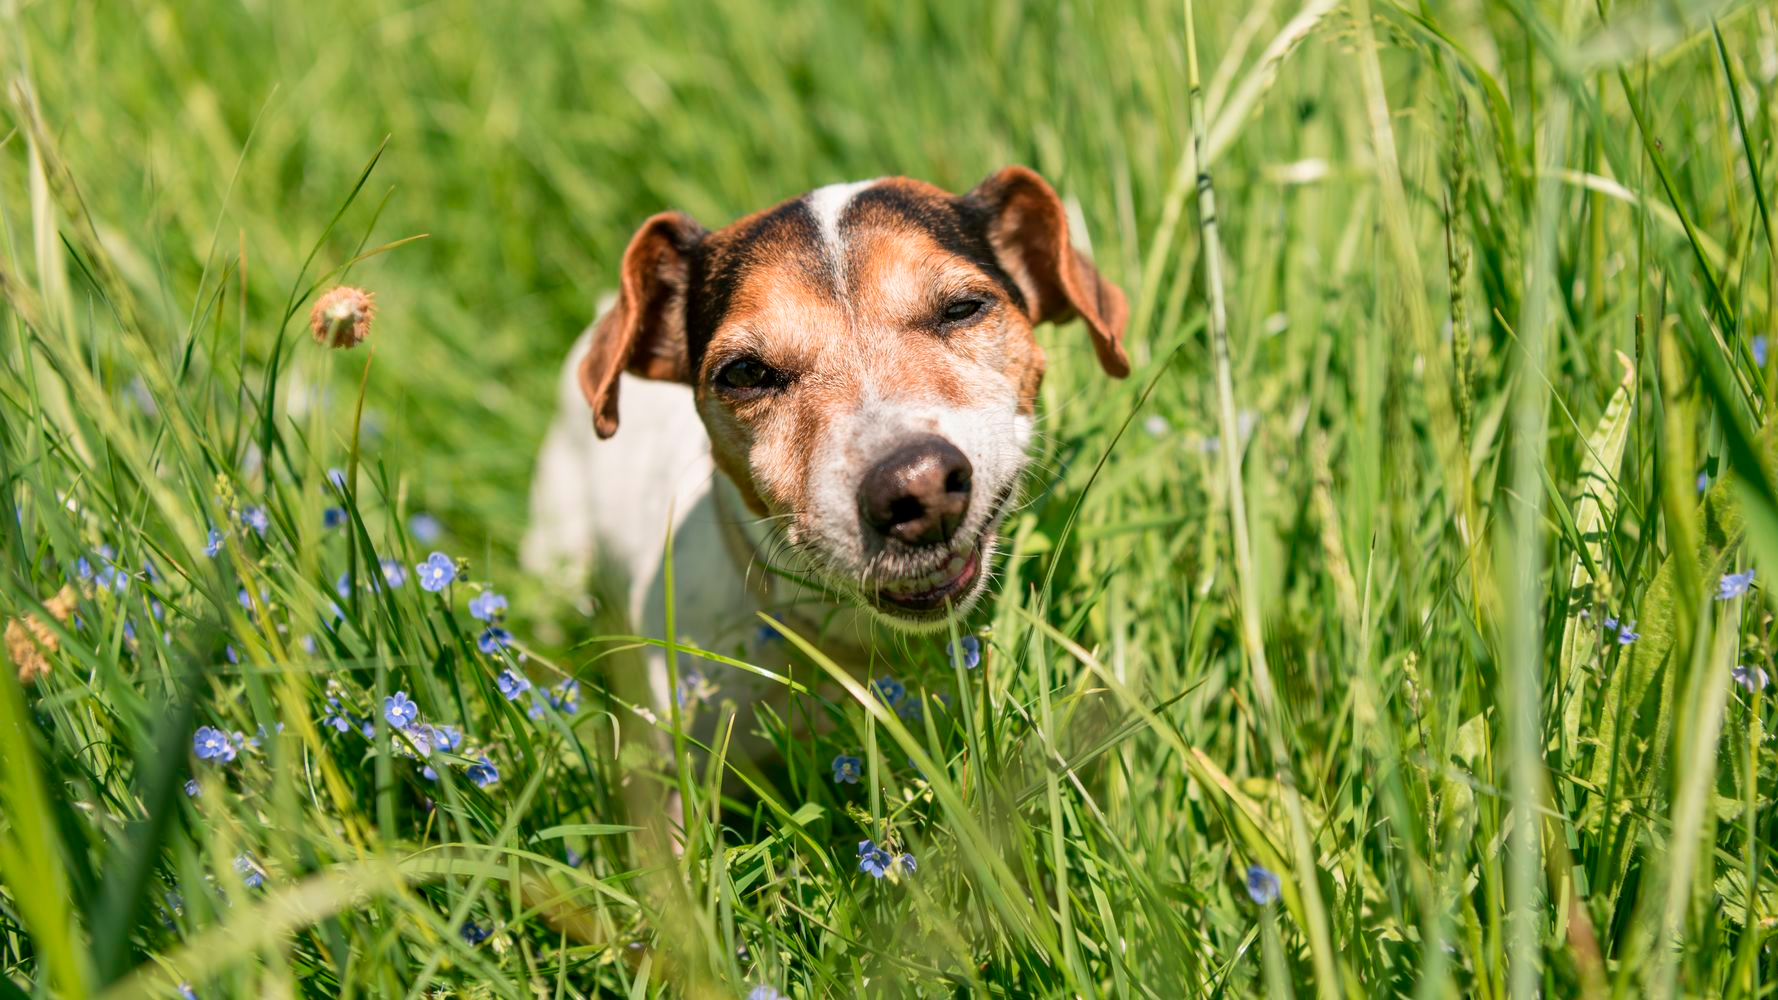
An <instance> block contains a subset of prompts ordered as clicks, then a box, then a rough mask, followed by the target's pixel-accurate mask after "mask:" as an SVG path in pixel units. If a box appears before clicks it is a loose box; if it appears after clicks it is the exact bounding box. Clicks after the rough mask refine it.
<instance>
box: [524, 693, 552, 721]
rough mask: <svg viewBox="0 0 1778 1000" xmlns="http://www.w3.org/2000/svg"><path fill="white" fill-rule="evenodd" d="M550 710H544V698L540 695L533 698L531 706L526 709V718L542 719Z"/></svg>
mask: <svg viewBox="0 0 1778 1000" xmlns="http://www.w3.org/2000/svg"><path fill="white" fill-rule="evenodd" d="M547 711H548V710H547V709H545V708H544V698H543V697H542V696H540V695H532V696H531V704H530V705H529V706H527V707H526V708H525V717H526V718H528V719H541V718H543V716H544V714H545V713H546V712H547Z"/></svg>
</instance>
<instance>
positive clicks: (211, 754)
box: [191, 726, 235, 764]
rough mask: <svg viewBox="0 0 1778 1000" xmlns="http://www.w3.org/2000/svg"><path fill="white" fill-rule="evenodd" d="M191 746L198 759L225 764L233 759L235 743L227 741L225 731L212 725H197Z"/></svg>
mask: <svg viewBox="0 0 1778 1000" xmlns="http://www.w3.org/2000/svg"><path fill="white" fill-rule="evenodd" d="M191 747H192V750H193V752H195V753H196V754H197V755H198V759H199V760H214V761H218V762H220V763H223V764H227V763H228V762H229V761H232V760H234V759H235V745H234V744H233V743H231V742H229V738H228V734H227V733H225V732H223V731H222V730H220V729H217V728H215V727H214V726H199V727H198V731H197V732H196V733H195V734H194V735H193V736H192V740H191Z"/></svg>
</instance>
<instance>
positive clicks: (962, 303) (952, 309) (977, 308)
mask: <svg viewBox="0 0 1778 1000" xmlns="http://www.w3.org/2000/svg"><path fill="white" fill-rule="evenodd" d="M981 311H982V301H981V300H980V299H958V300H957V301H955V302H952V303H950V304H949V305H947V306H945V313H944V315H945V322H946V323H957V322H961V321H963V320H966V319H968V318H969V317H971V316H974V315H975V314H976V313H978V312H981Z"/></svg>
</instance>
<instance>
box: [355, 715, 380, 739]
mask: <svg viewBox="0 0 1778 1000" xmlns="http://www.w3.org/2000/svg"><path fill="white" fill-rule="evenodd" d="M358 731H359V732H361V733H363V734H364V738H365V739H367V740H374V739H376V738H377V720H376V719H373V718H371V717H370V716H368V715H366V716H364V717H363V718H361V719H359V720H358Z"/></svg>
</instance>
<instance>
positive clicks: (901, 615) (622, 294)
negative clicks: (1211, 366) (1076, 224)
mask: <svg viewBox="0 0 1778 1000" xmlns="http://www.w3.org/2000/svg"><path fill="white" fill-rule="evenodd" d="M1127 312H1128V310H1127V308H1126V306H1125V304H1124V297H1123V293H1122V292H1120V291H1118V289H1117V288H1115V287H1113V286H1112V285H1110V284H1107V283H1106V282H1105V281H1104V280H1103V279H1102V278H1100V277H1099V274H1098V272H1097V271H1095V270H1094V269H1093V267H1092V265H1091V264H1089V263H1088V262H1087V261H1086V259H1085V258H1083V257H1082V256H1081V255H1080V254H1079V253H1078V252H1076V251H1075V250H1074V248H1073V246H1072V245H1071V244H1070V243H1069V239H1068V224H1067V220H1066V216H1065V214H1064V212H1063V209H1062V203H1061V201H1060V200H1059V199H1057V197H1056V194H1055V192H1054V191H1052V190H1051V189H1050V186H1049V185H1048V184H1046V183H1045V182H1044V181H1043V179H1042V178H1041V177H1039V176H1037V175H1036V174H1035V173H1032V172H1031V171H1030V170H1027V169H1025V168H1023V167H1008V168H1006V169H1004V170H1001V171H1000V172H998V173H996V174H994V175H993V176H991V177H989V178H988V179H987V180H985V181H983V182H982V183H981V184H980V185H978V186H977V187H976V188H975V189H974V190H973V191H970V192H969V193H968V194H965V195H962V196H956V195H952V194H949V193H947V192H945V191H941V190H939V189H938V188H935V187H933V186H931V185H929V184H924V183H921V182H919V181H913V180H908V179H906V178H900V177H896V178H884V179H881V180H875V181H865V182H863V183H858V184H842V185H834V186H832V187H826V188H821V189H820V190H818V191H814V192H811V193H809V194H806V195H804V196H802V197H800V198H795V199H793V200H790V201H786V202H784V203H782V204H780V205H777V206H775V207H773V208H770V209H767V210H765V211H763V212H759V213H757V214H754V215H750V216H748V217H746V218H744V219H741V220H739V221H737V222H735V223H733V224H731V225H729V226H727V227H725V228H723V229H719V230H717V231H715V232H708V231H706V230H704V229H703V228H702V227H701V226H699V225H698V224H697V223H696V222H694V221H692V220H691V219H690V218H688V217H687V216H685V215H682V214H678V213H673V212H668V213H663V214H661V215H657V216H655V217H653V218H651V219H649V220H648V221H647V222H646V223H644V224H643V226H642V228H641V229H640V230H638V231H637V233H636V235H635V236H634V237H633V238H632V239H631V240H630V245H629V248H628V249H627V250H626V251H625V252H624V259H623V274H622V280H621V285H620V288H619V294H618V300H617V304H616V306H615V307H614V308H613V309H612V310H611V311H610V312H609V313H608V314H607V315H606V317H605V319H604V320H603V321H602V322H601V323H600V324H599V326H598V328H597V330H596V331H595V332H594V336H593V343H592V348H591V350H590V351H589V352H588V354H587V356H586V359H585V361H584V362H583V364H582V366H581V369H580V380H581V386H582V388H583V389H584V390H585V392H586V397H587V401H588V402H589V403H591V404H592V408H593V419H594V424H595V427H596V429H597V431H598V433H599V435H600V436H601V437H610V436H611V435H612V434H614V433H616V431H617V415H618V400H617V390H618V376H619V374H621V373H622V372H623V371H625V370H626V369H627V370H628V371H631V372H633V373H635V374H638V375H641V376H644V377H646V378H653V379H671V380H675V381H680V382H685V383H688V384H690V385H691V386H692V387H693V388H694V389H695V391H696V397H697V402H698V410H699V412H700V414H701V416H702V418H703V421H704V425H705V426H706V427H707V428H708V429H709V432H710V441H711V445H712V448H713V450H714V455H715V459H716V463H717V465H718V466H719V467H720V468H721V469H722V470H723V471H724V472H725V473H727V475H728V476H729V478H731V479H732V480H733V481H734V483H735V485H736V486H737V487H739V489H740V492H741V495H742V496H743V497H745V498H746V501H747V503H748V505H749V506H750V507H751V508H752V509H753V510H754V512H755V513H757V514H760V515H762V516H770V517H771V518H772V523H773V524H775V525H776V526H778V528H779V529H780V530H781V531H782V532H783V536H782V537H783V539H784V540H785V541H786V542H787V543H788V545H789V548H790V549H791V550H792V551H794V552H796V553H798V554H800V556H802V557H803V559H804V560H805V561H806V563H807V565H806V566H804V567H801V569H803V570H805V571H808V572H812V573H813V574H815V575H816V576H818V577H819V578H820V579H821V580H822V582H824V583H825V584H828V585H830V586H833V587H835V588H837V589H840V590H843V591H845V592H848V593H851V594H853V595H855V596H856V597H858V598H859V599H860V600H861V601H862V602H863V603H865V604H866V605H867V606H869V607H871V608H873V609H874V610H876V611H877V612H878V613H880V614H881V615H882V616H883V617H884V618H885V619H887V620H888V621H889V622H890V623H892V624H895V625H899V626H901V627H905V628H916V629H917V628H922V627H931V626H934V625H936V624H939V623H941V622H942V621H943V620H944V618H945V616H946V615H947V614H960V613H962V612H963V611H965V610H967V609H968V607H969V606H970V605H971V604H972V603H974V601H975V600H976V598H977V597H978V596H979V595H980V594H981V591H982V589H983V587H984V581H985V579H986V575H987V574H986V573H985V572H984V569H985V567H986V565H987V562H988V559H989V557H990V556H991V555H992V552H993V544H994V537H995V531H996V529H997V528H998V527H999V524H1000V521H1001V519H1002V517H1003V516H1004V515H1005V512H1006V508H1007V505H1008V504H1009V503H1011V502H1012V500H1013V498H1014V494H1015V492H1016V490H1017V485H1018V479H1019V474H1020V472H1021V471H1022V469H1023V468H1024V464H1025V449H1026V447H1027V446H1028V444H1029V443H1030V440H1031V434H1032V408H1033V406H1034V404H1035V402H1036V398H1037V388H1038V383H1039V381H1040V380H1041V379H1042V377H1043V367H1044V356H1043V350H1042V349H1041V348H1040V347H1039V346H1038V344H1037V341H1036V339H1035V337H1034V336H1033V335H1032V326H1033V324H1036V323H1042V322H1045V321H1051V320H1065V319H1068V318H1071V317H1074V316H1079V317H1080V318H1081V319H1082V320H1083V321H1084V322H1085V325H1086V327H1087V330H1088V332H1089V333H1091V335H1092V340H1093V348H1094V351H1095V352H1096V353H1097V355H1098V358H1099V364H1100V365H1101V366H1102V367H1103V368H1104V369H1105V371H1106V372H1108V373H1110V374H1111V375H1114V376H1118V377H1122V376H1124V375H1126V374H1128V373H1129V368H1130V365H1129V359H1128V358H1127V357H1126V356H1125V354H1124V349H1123V332H1124V321H1125V318H1126V315H1127Z"/></svg>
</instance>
